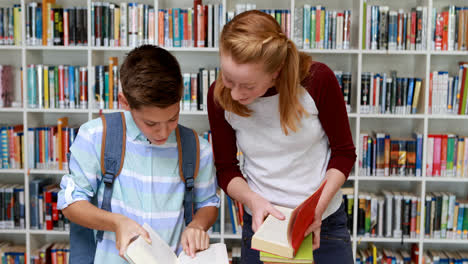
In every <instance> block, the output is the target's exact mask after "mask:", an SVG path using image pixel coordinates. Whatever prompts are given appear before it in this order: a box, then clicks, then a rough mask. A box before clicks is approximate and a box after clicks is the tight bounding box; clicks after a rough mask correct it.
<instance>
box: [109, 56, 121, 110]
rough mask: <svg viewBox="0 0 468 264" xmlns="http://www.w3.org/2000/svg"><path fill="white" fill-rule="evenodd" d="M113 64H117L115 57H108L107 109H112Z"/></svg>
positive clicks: (117, 60)
mask: <svg viewBox="0 0 468 264" xmlns="http://www.w3.org/2000/svg"><path fill="white" fill-rule="evenodd" d="M115 65H117V66H118V65H119V59H118V58H117V57H109V109H114V71H113V70H112V69H113V68H114V66H115Z"/></svg>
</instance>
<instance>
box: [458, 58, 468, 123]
mask: <svg viewBox="0 0 468 264" xmlns="http://www.w3.org/2000/svg"><path fill="white" fill-rule="evenodd" d="M467 69H468V67H463V73H462V79H461V87H460V107H458V114H459V115H461V114H462V113H465V112H464V111H465V109H462V105H463V94H464V93H465V82H466V71H467Z"/></svg>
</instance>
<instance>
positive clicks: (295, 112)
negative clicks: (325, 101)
mask: <svg viewBox="0 0 468 264" xmlns="http://www.w3.org/2000/svg"><path fill="white" fill-rule="evenodd" d="M219 42H220V43H219V46H220V53H221V55H226V56H230V57H231V58H232V60H233V61H234V62H236V63H237V64H245V63H263V65H264V71H265V72H266V73H269V74H273V73H275V72H276V71H278V70H280V72H279V75H278V77H277V78H276V80H275V87H276V90H277V92H278V94H279V113H280V121H281V128H282V130H283V132H284V133H285V134H286V135H288V131H289V130H292V131H293V132H296V131H297V130H298V128H299V127H298V124H299V123H300V120H301V118H302V117H303V116H304V115H307V112H306V111H305V109H304V107H303V105H302V104H301V102H300V101H299V96H300V95H301V94H302V93H303V92H304V89H301V88H300V86H299V84H300V81H301V80H303V79H304V77H305V76H307V74H308V71H309V67H310V65H311V64H312V59H311V57H310V56H308V55H307V54H305V53H302V52H298V50H297V48H296V45H294V43H293V42H292V41H291V40H290V39H288V38H287V37H286V36H285V35H284V33H283V32H282V31H281V27H280V25H279V24H278V23H277V22H276V20H275V19H274V18H273V17H272V16H270V15H267V14H265V13H263V12H260V11H257V10H252V11H247V12H244V13H242V14H239V15H238V16H236V17H234V19H233V20H231V21H230V22H229V23H227V24H226V25H225V26H224V28H223V31H222V32H221V37H220V41H219ZM219 76H220V77H221V73H220V75H219ZM214 98H215V101H216V102H217V103H218V104H219V105H220V106H221V107H222V108H223V109H224V110H226V111H229V112H232V113H235V114H237V115H240V116H243V117H248V116H250V114H251V113H252V111H251V110H250V109H248V108H247V107H246V106H244V105H242V104H240V103H238V102H237V101H235V100H233V99H232V97H231V92H230V89H227V88H226V87H225V86H224V83H223V79H222V78H218V79H217V81H216V85H215V88H214Z"/></svg>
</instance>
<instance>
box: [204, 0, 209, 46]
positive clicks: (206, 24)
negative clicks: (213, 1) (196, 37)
mask: <svg viewBox="0 0 468 264" xmlns="http://www.w3.org/2000/svg"><path fill="white" fill-rule="evenodd" d="M203 21H204V22H203V38H204V39H205V47H208V5H204V6H203Z"/></svg>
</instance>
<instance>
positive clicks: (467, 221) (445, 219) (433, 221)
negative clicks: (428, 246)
mask: <svg viewBox="0 0 468 264" xmlns="http://www.w3.org/2000/svg"><path fill="white" fill-rule="evenodd" d="M424 237H426V238H436V239H468V200H459V199H457V198H456V196H455V194H453V193H449V192H432V193H428V194H427V195H426V201H425V215H424Z"/></svg>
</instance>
